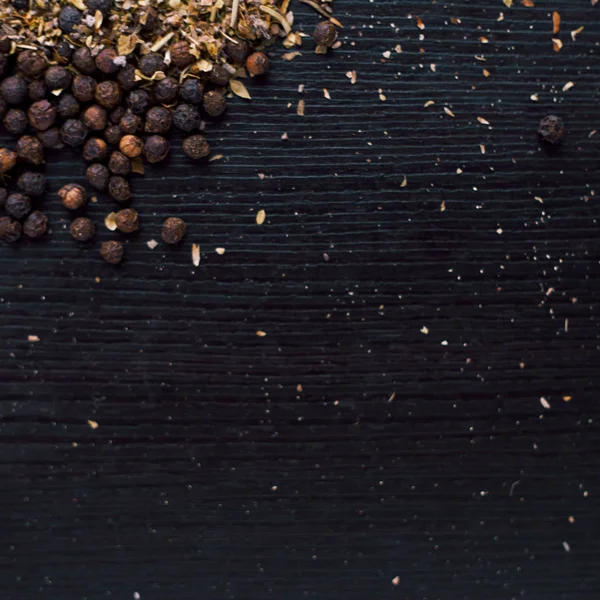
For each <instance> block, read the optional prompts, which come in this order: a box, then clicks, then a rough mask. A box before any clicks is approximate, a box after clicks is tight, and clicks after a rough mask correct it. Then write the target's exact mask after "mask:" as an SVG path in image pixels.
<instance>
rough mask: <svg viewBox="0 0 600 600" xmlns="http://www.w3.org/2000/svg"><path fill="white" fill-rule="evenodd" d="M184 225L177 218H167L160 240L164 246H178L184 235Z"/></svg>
mask: <svg viewBox="0 0 600 600" xmlns="http://www.w3.org/2000/svg"><path fill="white" fill-rule="evenodd" d="M185 230H186V225H185V222H184V221H183V219H180V218H179V217H169V218H168V219H166V220H165V222H164V223H163V228H162V239H163V241H164V242H165V244H178V243H179V242H181V240H182V239H183V236H184V235H185Z"/></svg>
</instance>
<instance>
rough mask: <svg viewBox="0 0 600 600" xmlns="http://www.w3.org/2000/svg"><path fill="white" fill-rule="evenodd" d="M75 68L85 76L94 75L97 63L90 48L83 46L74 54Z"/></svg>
mask: <svg viewBox="0 0 600 600" xmlns="http://www.w3.org/2000/svg"><path fill="white" fill-rule="evenodd" d="M73 66H74V67H75V68H76V69H77V70H78V71H79V72H80V73H83V74H84V75H92V74H93V73H94V72H95V71H96V63H95V62H94V57H93V56H92V53H91V52H90V49H89V48H87V47H86V46H81V47H80V48H77V50H75V52H73Z"/></svg>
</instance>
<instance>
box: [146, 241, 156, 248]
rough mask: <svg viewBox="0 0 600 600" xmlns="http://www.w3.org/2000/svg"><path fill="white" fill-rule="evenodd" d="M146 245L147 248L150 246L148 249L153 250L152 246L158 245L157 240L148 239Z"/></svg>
mask: <svg viewBox="0 0 600 600" xmlns="http://www.w3.org/2000/svg"><path fill="white" fill-rule="evenodd" d="M146 246H148V248H150V250H154V248H156V246H158V242H157V241H156V240H149V241H147V242H146Z"/></svg>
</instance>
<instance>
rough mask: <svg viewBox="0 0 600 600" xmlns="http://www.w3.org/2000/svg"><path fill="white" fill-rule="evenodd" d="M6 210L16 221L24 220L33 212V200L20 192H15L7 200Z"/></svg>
mask: <svg viewBox="0 0 600 600" xmlns="http://www.w3.org/2000/svg"><path fill="white" fill-rule="evenodd" d="M4 210H5V211H6V213H7V214H9V215H10V216H11V217H13V218H14V219H22V218H23V217H25V216H27V215H28V214H29V213H30V212H31V198H30V197H29V196H26V195H25V194H21V193H19V192H13V193H12V194H10V195H9V196H8V198H7V199H6V204H5V205H4Z"/></svg>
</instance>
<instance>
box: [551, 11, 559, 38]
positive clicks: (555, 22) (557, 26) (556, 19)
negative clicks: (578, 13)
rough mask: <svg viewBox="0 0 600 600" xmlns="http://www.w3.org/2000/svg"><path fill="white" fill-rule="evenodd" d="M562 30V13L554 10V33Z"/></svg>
mask: <svg viewBox="0 0 600 600" xmlns="http://www.w3.org/2000/svg"><path fill="white" fill-rule="evenodd" d="M559 31H560V13H558V12H557V11H554V12H553V13H552V35H556V34H557V33H558V32H559Z"/></svg>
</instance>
